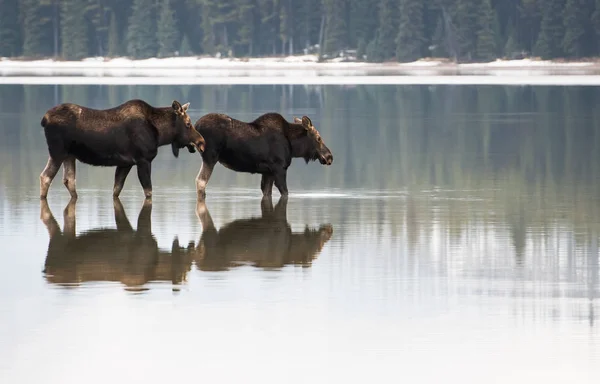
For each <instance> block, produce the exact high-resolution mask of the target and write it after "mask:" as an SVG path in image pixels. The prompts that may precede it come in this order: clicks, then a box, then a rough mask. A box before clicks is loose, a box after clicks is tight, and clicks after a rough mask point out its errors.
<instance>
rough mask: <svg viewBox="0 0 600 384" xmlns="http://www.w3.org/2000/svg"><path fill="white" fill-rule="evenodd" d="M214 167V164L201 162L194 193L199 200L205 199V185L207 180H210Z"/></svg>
mask: <svg viewBox="0 0 600 384" xmlns="http://www.w3.org/2000/svg"><path fill="white" fill-rule="evenodd" d="M214 167H215V165H214V164H209V163H207V162H206V161H203V162H202V167H200V172H198V176H196V192H197V193H198V198H199V199H204V198H205V197H206V184H208V179H210V175H212V171H213V169H214Z"/></svg>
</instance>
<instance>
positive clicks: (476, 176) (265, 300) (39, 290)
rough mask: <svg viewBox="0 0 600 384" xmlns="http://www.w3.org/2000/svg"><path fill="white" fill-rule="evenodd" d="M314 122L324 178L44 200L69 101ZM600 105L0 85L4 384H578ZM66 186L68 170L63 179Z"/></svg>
mask: <svg viewBox="0 0 600 384" xmlns="http://www.w3.org/2000/svg"><path fill="white" fill-rule="evenodd" d="M129 98H143V99H145V100H147V101H148V102H150V103H152V104H155V105H169V104H170V103H171V101H172V100H173V99H178V100H180V101H181V102H187V101H190V102H191V107H190V108H191V110H190V115H191V117H192V119H193V120H196V119H198V118H199V117H200V116H202V115H203V114H205V113H208V112H213V111H217V112H225V113H228V114H230V115H232V116H234V117H236V118H239V119H242V120H251V119H253V118H255V117H256V116H258V115H259V114H261V113H264V112H267V111H279V112H280V113H282V114H284V115H285V116H286V117H287V118H288V119H289V120H291V119H292V117H293V116H301V115H304V114H306V115H308V116H310V117H311V119H312V121H313V123H314V124H315V125H316V127H317V128H318V129H319V130H320V132H321V134H322V136H323V138H324V140H325V142H326V143H327V145H328V146H329V147H330V149H331V150H332V152H333V154H334V163H333V165H332V166H331V167H323V166H321V165H320V164H318V163H310V164H308V165H307V164H304V162H303V161H302V160H295V161H294V164H293V165H292V167H291V169H290V171H289V173H288V185H289V187H290V190H291V195H290V197H289V198H288V199H287V201H279V195H278V194H275V196H274V197H273V201H272V202H262V201H261V195H260V190H259V184H260V177H259V176H256V175H245V174H236V173H234V172H232V171H229V170H227V169H225V168H224V167H222V166H220V165H219V166H217V168H215V172H214V173H213V177H212V178H211V180H210V183H209V185H208V188H207V200H206V204H198V203H197V201H196V197H195V190H194V177H195V176H196V173H197V172H198V169H199V167H200V165H201V158H200V156H199V155H198V154H189V153H187V151H183V152H182V154H181V155H180V157H179V158H178V159H175V158H173V156H172V155H171V153H170V148H167V147H165V148H163V149H161V151H160V153H159V156H158V157H157V159H156V160H155V162H154V163H153V185H154V199H153V203H152V204H150V205H149V204H144V201H143V194H142V191H141V187H140V186H139V183H138V181H137V177H136V174H135V172H132V173H131V174H130V175H129V178H128V180H127V182H126V185H125V190H124V191H123V194H122V196H121V199H120V200H118V201H116V202H113V200H112V197H111V193H112V182H113V172H114V169H112V168H111V169H101V168H93V167H89V166H86V165H83V164H81V163H78V164H77V167H78V169H77V187H78V191H79V196H80V198H79V200H78V201H77V203H76V204H69V199H68V192H67V191H66V189H65V188H64V187H63V186H62V184H61V182H60V178H61V174H60V173H59V175H58V176H57V178H56V179H55V181H54V183H53V184H52V187H51V188H50V194H49V198H48V201H47V203H41V202H40V200H39V198H38V194H39V186H38V176H39V174H40V172H41V170H42V169H43V167H44V165H45V162H46V159H47V149H46V144H45V140H44V136H43V132H42V129H41V127H40V125H39V121H40V119H41V117H42V116H43V114H44V112H45V111H46V110H47V109H48V108H50V107H51V106H53V105H55V104H57V103H59V102H63V101H74V102H78V103H80V104H85V105H88V106H91V107H96V108H107V107H110V106H114V105H116V104H118V103H121V102H123V101H125V100H127V99H129ZM599 102H600V91H599V90H598V89H597V88H593V87H502V86H436V87H431V86H347V87H340V86H314V87H303V86H265V85H261V86H188V87H179V86H22V85H0V276H1V277H0V318H1V319H2V321H1V323H0V382H2V383H17V382H19V383H22V382H23V383H24V382H40V381H42V380H43V381H44V382H45V383H79V382H90V383H107V382H115V379H116V381H118V382H124V381H132V382H164V381H170V382H173V381H189V380H192V381H194V380H198V379H200V380H208V381H210V382H269V383H271V382H272V383H280V382H293V383H295V382H311V383H315V382H318V383H321V382H347V381H349V380H352V381H360V382H366V381H367V380H369V381H372V382H389V383H392V382H393V383H397V382H400V381H404V382H417V383H439V382H446V381H448V380H451V381H460V382H468V383H482V382H484V383H489V382H492V383H508V382H510V383H515V382H518V383H531V382H544V383H564V382H576V383H592V382H598V380H600V368H599V367H600V365H599V363H600V334H599V332H598V313H599V308H598V295H599V293H598V292H599V288H600V287H599V280H598V272H599V261H598V256H599V250H598V239H599V235H600V200H599V199H600V110H599V109H598V108H597V105H598V104H599ZM61 172H62V171H61Z"/></svg>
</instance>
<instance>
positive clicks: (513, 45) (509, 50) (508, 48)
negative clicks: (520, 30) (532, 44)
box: [503, 22, 521, 58]
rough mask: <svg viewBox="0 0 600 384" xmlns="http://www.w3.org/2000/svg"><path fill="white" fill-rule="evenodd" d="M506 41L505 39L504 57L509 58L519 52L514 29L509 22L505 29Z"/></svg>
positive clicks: (519, 48)
mask: <svg viewBox="0 0 600 384" xmlns="http://www.w3.org/2000/svg"><path fill="white" fill-rule="evenodd" d="M506 31H507V35H508V39H506V44H505V45H504V50H503V53H504V56H506V57H508V58H510V57H511V56H512V55H513V54H515V53H516V52H518V51H520V50H521V47H520V46H519V43H518V40H517V36H516V35H517V33H516V28H515V27H514V26H513V24H512V22H509V24H508V27H507V29H506Z"/></svg>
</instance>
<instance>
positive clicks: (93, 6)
mask: <svg viewBox="0 0 600 384" xmlns="http://www.w3.org/2000/svg"><path fill="white" fill-rule="evenodd" d="M77 5H78V6H79V7H85V11H84V18H85V20H86V28H87V33H88V41H89V43H90V44H89V47H88V51H90V52H91V53H93V54H95V55H100V56H104V55H105V54H106V52H105V51H106V47H107V44H108V27H109V25H108V24H107V21H108V20H107V18H106V11H107V10H106V9H105V7H104V1H98V0H79V1H78V2H77Z"/></svg>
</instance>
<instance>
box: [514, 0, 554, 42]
mask: <svg viewBox="0 0 600 384" xmlns="http://www.w3.org/2000/svg"><path fill="white" fill-rule="evenodd" d="M546 1H548V0H543V2H546ZM521 2H522V3H521V4H520V5H519V8H518V9H519V14H518V19H517V22H516V24H515V26H516V28H515V29H516V31H515V35H516V36H518V41H517V44H518V45H519V46H521V47H522V48H523V49H525V50H527V51H528V52H533V51H534V50H535V45H536V42H537V40H538V37H539V34H540V28H541V22H542V9H543V4H542V0H521Z"/></svg>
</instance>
